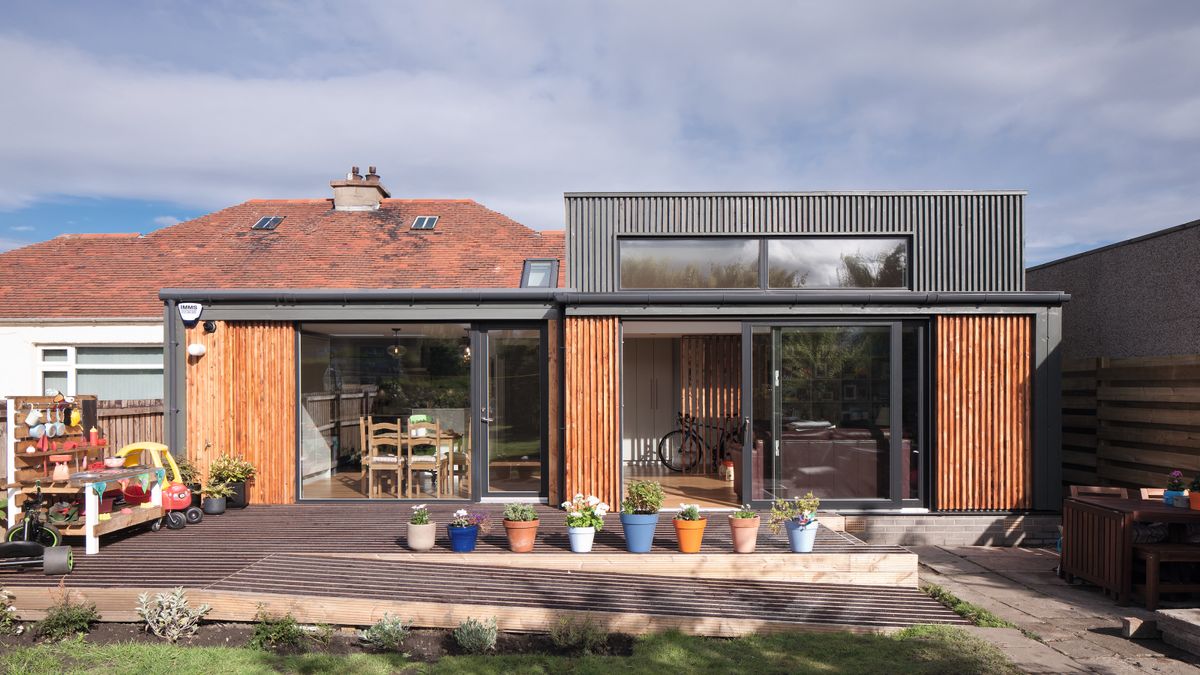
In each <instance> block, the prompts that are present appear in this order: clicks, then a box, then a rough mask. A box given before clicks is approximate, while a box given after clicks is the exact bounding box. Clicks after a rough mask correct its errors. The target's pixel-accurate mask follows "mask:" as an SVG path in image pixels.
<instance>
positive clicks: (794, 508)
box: [770, 492, 821, 553]
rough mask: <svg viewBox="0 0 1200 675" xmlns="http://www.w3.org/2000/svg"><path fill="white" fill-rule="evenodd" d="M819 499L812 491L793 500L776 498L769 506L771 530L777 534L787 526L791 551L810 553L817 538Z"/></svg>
mask: <svg viewBox="0 0 1200 675" xmlns="http://www.w3.org/2000/svg"><path fill="white" fill-rule="evenodd" d="M820 506H821V500H820V499H817V498H816V497H814V496H813V493H812V492H809V493H808V494H806V495H804V496H803V497H796V498H795V499H793V500H790V501H789V500H787V499H776V500H775V503H774V504H773V505H772V506H771V520H770V525H771V532H772V533H774V534H779V530H780V529H781V528H787V535H788V546H789V547H790V548H791V549H792V553H812V550H813V544H814V543H816V540H817V527H818V526H817V508H819V507H820Z"/></svg>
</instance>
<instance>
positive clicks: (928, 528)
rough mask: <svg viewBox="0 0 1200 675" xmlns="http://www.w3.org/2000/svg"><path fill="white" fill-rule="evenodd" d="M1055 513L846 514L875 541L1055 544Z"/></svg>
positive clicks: (850, 526) (856, 531)
mask: <svg viewBox="0 0 1200 675" xmlns="http://www.w3.org/2000/svg"><path fill="white" fill-rule="evenodd" d="M1060 522H1062V519H1061V517H1060V516H1058V515H1054V514H1029V515H1015V516H1014V515H1009V516H1005V515H955V514H937V515H934V514H929V515H911V516H890V515H886V516H885V515H878V516H875V515H870V516H855V515H848V516H846V531H847V532H849V533H850V534H853V535H854V536H856V537H858V538H860V539H862V540H863V541H866V542H869V543H872V544H899V545H902V546H916V545H933V546H1054V545H1055V543H1056V542H1057V541H1058V525H1059V523H1060Z"/></svg>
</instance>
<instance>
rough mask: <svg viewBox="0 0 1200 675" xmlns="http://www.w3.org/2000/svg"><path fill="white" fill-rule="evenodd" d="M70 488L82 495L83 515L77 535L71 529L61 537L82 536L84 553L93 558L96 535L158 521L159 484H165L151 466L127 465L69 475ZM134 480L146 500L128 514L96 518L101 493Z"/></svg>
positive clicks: (159, 471) (161, 472)
mask: <svg viewBox="0 0 1200 675" xmlns="http://www.w3.org/2000/svg"><path fill="white" fill-rule="evenodd" d="M70 480H71V485H72V486H74V487H78V488H80V489H82V490H83V492H84V497H83V499H84V507H83V508H84V516H83V528H82V531H81V532H75V531H74V528H72V529H70V530H67V531H64V532H63V534H82V535H83V537H84V553H86V554H87V555H95V554H97V553H99V552H100V535H102V534H107V533H109V532H115V531H117V530H123V529H125V528H127V527H132V526H134V525H138V524H140V523H145V522H147V521H150V520H154V519H156V518H162V516H163V508H162V503H163V502H162V485H163V483H165V482H166V472H165V471H164V470H163V469H160V468H156V467H151V466H131V467H120V468H116V469H98V470H96V471H83V472H80V473H76V474H72V475H71V479H70ZM123 480H124V481H136V482H138V483H139V484H141V486H142V489H143V490H148V491H149V492H150V501H148V502H146V503H145V504H139V505H138V506H137V507H135V508H131V509H130V513H111V514H105V515H106V516H107V518H105V519H103V520H101V518H100V497H101V496H102V495H103V494H104V492H105V490H107V489H108V488H110V487H112V486H113V484H116V483H119V482H120V481H123Z"/></svg>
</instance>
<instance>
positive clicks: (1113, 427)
mask: <svg viewBox="0 0 1200 675" xmlns="http://www.w3.org/2000/svg"><path fill="white" fill-rule="evenodd" d="M1089 376H1090V378H1091V379H1090V383H1091V388H1090V390H1088V389H1087V388H1086V387H1087V385H1088V383H1089V380H1088V379H1086V378H1088V377H1089ZM1089 405H1090V407H1088V406H1089ZM1063 464H1064V466H1063V481H1064V482H1065V483H1067V484H1069V485H1118V486H1124V487H1163V486H1164V485H1165V484H1166V475H1167V474H1168V473H1170V472H1171V471H1172V470H1174V469H1179V470H1180V471H1183V472H1184V474H1185V475H1186V476H1187V477H1188V478H1191V477H1192V476H1193V475H1195V474H1197V473H1200V355H1180V356H1154V357H1128V358H1119V359H1115V358H1098V359H1082V360H1078V361H1071V362H1068V363H1067V364H1065V368H1064V376H1063Z"/></svg>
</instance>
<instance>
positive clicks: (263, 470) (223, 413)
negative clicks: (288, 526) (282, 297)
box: [185, 322, 296, 504]
mask: <svg viewBox="0 0 1200 675" xmlns="http://www.w3.org/2000/svg"><path fill="white" fill-rule="evenodd" d="M294 340H295V331H294V329H293V328H292V325H291V324H290V323H282V322H236V323H228V322H218V323H217V331H216V332H215V333H205V332H204V331H203V329H202V328H200V327H195V328H191V329H188V331H187V339H186V340H185V342H187V343H188V344H192V343H196V342H199V343H201V344H203V345H205V348H206V350H207V351H206V353H205V355H204V356H201V357H192V356H189V357H188V365H187V439H188V455H189V457H191V458H192V459H193V460H194V461H195V462H196V464H197V466H198V467H199V468H200V469H201V471H207V467H208V465H209V463H210V462H211V461H212V460H213V459H214V458H216V457H217V456H218V455H220V454H222V453H231V454H235V455H241V456H243V457H245V458H246V459H247V460H249V461H250V462H252V463H253V464H254V466H255V467H256V468H257V469H258V474H257V477H256V478H255V479H254V481H253V482H252V483H251V486H250V499H251V501H252V502H255V503H260V504H287V503H291V502H292V501H294V500H295V489H294V486H295V481H296V424H295V418H296V416H295V407H296V386H295V383H296V366H295V342H294Z"/></svg>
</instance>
